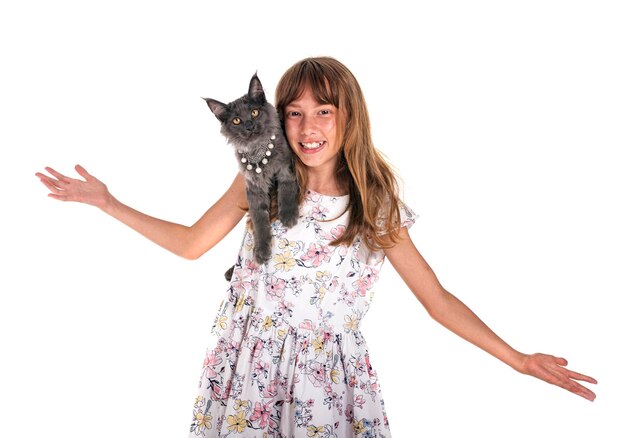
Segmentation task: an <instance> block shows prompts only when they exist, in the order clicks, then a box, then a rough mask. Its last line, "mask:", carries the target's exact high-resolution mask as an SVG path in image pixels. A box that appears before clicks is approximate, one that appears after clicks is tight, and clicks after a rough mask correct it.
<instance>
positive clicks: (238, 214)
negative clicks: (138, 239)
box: [36, 166, 247, 259]
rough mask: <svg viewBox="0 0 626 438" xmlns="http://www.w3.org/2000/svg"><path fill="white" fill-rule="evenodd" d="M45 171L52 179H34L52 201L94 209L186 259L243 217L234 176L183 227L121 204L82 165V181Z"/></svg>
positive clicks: (239, 180)
mask: <svg viewBox="0 0 626 438" xmlns="http://www.w3.org/2000/svg"><path fill="white" fill-rule="evenodd" d="M46 171H47V172H48V173H50V175H52V177H50V176H48V175H45V174H43V173H36V176H37V177H38V178H39V179H40V180H41V182H42V183H43V184H44V185H45V186H46V187H47V188H48V189H49V190H50V192H51V193H49V194H48V196H50V197H51V198H54V199H57V200H60V201H74V202H82V203H84V204H89V205H93V206H96V207H98V208H100V209H101V210H102V211H104V212H105V213H107V214H109V215H110V216H112V217H114V218H115V219H117V220H119V221H120V222H122V223H124V224H126V225H128V226H129V227H130V228H132V229H133V230H135V231H137V232H139V233H140V234H142V235H143V236H145V237H147V238H148V239H150V240H152V241H153V242H154V243H156V244H158V245H160V246H162V247H163V248H165V249H167V250H169V251H171V252H173V253H174V254H177V255H179V256H181V257H184V258H187V259H196V258H198V257H200V256H201V255H202V254H204V253H205V252H207V251H208V250H209V249H211V248H212V247H213V246H215V245H216V244H217V243H218V242H219V241H220V240H222V239H223V238H224V236H226V235H227V234H228V233H229V232H230V231H231V230H232V229H233V228H234V227H235V226H236V225H237V224H238V223H239V221H240V220H241V218H242V217H243V216H244V214H245V212H244V211H243V210H242V209H241V208H240V207H245V206H246V205H247V201H246V193H245V180H244V178H243V177H242V176H241V175H240V174H237V176H236V177H235V179H234V181H233V183H232V185H231V186H230V188H229V189H228V190H227V191H226V193H224V195H223V196H222V197H221V198H220V199H219V200H218V201H217V202H216V203H215V204H213V206H212V207H211V208H209V209H208V210H207V212H206V213H204V215H203V216H202V217H201V218H200V219H199V220H198V221H197V222H196V223H195V224H193V225H192V226H185V225H180V224H176V223H173V222H168V221H164V220H161V219H157V218H155V217H152V216H148V215H147V214H144V213H141V212H140V211H137V210H135V209H133V208H131V207H129V206H127V205H125V204H123V203H121V202H120V201H118V200H117V199H116V198H115V197H113V195H111V193H110V192H109V190H108V189H107V187H106V185H105V184H103V183H102V182H101V181H99V180H98V179H97V178H96V177H94V176H92V175H90V174H89V173H88V172H87V171H86V170H85V169H84V168H83V167H81V166H76V171H77V172H78V174H79V175H80V176H82V177H83V178H84V180H81V179H75V178H70V177H68V176H65V175H63V174H61V173H59V172H57V171H55V170H54V169H52V168H50V167H46Z"/></svg>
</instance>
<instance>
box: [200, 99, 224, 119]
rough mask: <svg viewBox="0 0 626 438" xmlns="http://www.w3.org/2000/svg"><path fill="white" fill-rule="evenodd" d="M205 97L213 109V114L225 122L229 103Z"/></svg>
mask: <svg viewBox="0 0 626 438" xmlns="http://www.w3.org/2000/svg"><path fill="white" fill-rule="evenodd" d="M203 99H204V100H205V102H206V103H207V105H209V108H210V109H211V111H212V112H213V114H215V117H217V120H219V121H220V122H225V121H226V119H227V114H228V105H226V104H224V103H222V102H220V101H219V100H215V99H209V98H206V97H203Z"/></svg>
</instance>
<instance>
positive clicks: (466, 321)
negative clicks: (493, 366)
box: [385, 228, 597, 400]
mask: <svg viewBox="0 0 626 438" xmlns="http://www.w3.org/2000/svg"><path fill="white" fill-rule="evenodd" d="M399 237H400V240H399V241H398V243H397V244H396V245H395V246H394V247H392V248H389V249H387V250H385V254H386V256H387V258H388V259H389V261H390V262H391V264H392V265H393V267H394V268H395V269H396V271H397V272H398V274H400V277H402V279H403V280H404V282H405V283H406V284H407V286H408V287H409V289H411V291H412V292H413V294H414V295H415V297H416V298H417V299H418V300H419V301H420V303H422V305H423V306H424V308H425V309H426V311H427V312H428V313H429V315H430V316H431V317H432V318H433V319H434V320H435V321H437V322H439V323H440V324H441V325H443V326H444V327H446V328H447V329H449V330H450V331H452V332H454V333H456V334H457V335H459V336H460V337H462V338H463V339H465V340H467V341H469V342H471V343H472V344H474V345H476V346H477V347H479V348H482V349H483V350H485V351H486V352H487V353H489V354H492V355H493V356H495V357H497V358H498V359H500V360H501V361H503V362H504V363H506V364H508V365H509V366H511V367H512V368H513V369H515V370H516V371H519V372H520V373H523V374H528V375H531V376H534V377H537V378H539V379H542V380H544V381H546V382H548V383H551V384H553V385H557V386H560V387H562V388H565V389H567V390H568V391H571V392H573V393H574V394H577V395H579V396H581V397H584V398H586V399H587V400H593V399H595V397H596V395H595V394H594V393H593V392H592V391H590V390H589V389H587V388H585V387H584V386H582V385H581V384H580V383H578V382H577V380H580V381H584V382H588V383H597V382H596V380H595V379H593V378H592V377H589V376H585V375H583V374H579V373H576V372H573V371H570V370H568V369H567V368H564V366H565V365H567V361H566V360H565V359H563V358H558V357H555V356H551V355H547V354H541V353H536V354H530V355H528V354H523V353H520V352H519V351H517V350H515V349H513V348H512V347H511V346H510V345H508V344H507V343H506V342H504V341H503V340H502V339H501V338H500V337H498V335H496V334H495V333H494V332H493V331H492V330H491V329H490V328H489V327H487V325H486V324H485V323H484V322H482V321H481V320H480V319H479V318H478V316H476V314H475V313H474V312H472V311H471V310H470V309H469V308H468V307H467V306H466V305H465V304H463V302H461V300H459V299H458V298H456V297H455V296H454V295H452V294H451V293H450V292H448V291H447V290H445V289H444V288H443V287H442V286H441V284H440V283H439V280H438V279H437V277H436V276H435V273H434V272H433V270H432V269H431V268H430V266H429V265H428V263H426V260H424V258H423V257H422V255H421V254H420V253H419V251H418V250H417V248H416V247H415V245H414V244H413V241H412V240H411V238H410V236H409V233H408V231H407V229H406V228H402V229H401V231H400V236H399Z"/></svg>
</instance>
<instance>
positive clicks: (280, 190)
mask: <svg viewBox="0 0 626 438" xmlns="http://www.w3.org/2000/svg"><path fill="white" fill-rule="evenodd" d="M276 186H277V187H276V190H277V198H278V219H280V221H281V222H282V223H283V225H284V226H286V227H287V228H291V227H293V226H294V225H295V224H296V222H298V182H297V181H296V175H295V174H294V173H293V170H291V168H290V167H284V168H281V169H280V170H279V171H278V173H277V174H276Z"/></svg>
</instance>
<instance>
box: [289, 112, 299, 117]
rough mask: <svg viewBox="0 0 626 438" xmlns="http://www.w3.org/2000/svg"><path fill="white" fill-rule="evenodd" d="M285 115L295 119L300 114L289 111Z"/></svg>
mask: <svg viewBox="0 0 626 438" xmlns="http://www.w3.org/2000/svg"><path fill="white" fill-rule="evenodd" d="M287 115H288V116H289V117H297V116H299V115H300V113H299V112H298V111H289V112H288V113H287Z"/></svg>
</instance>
